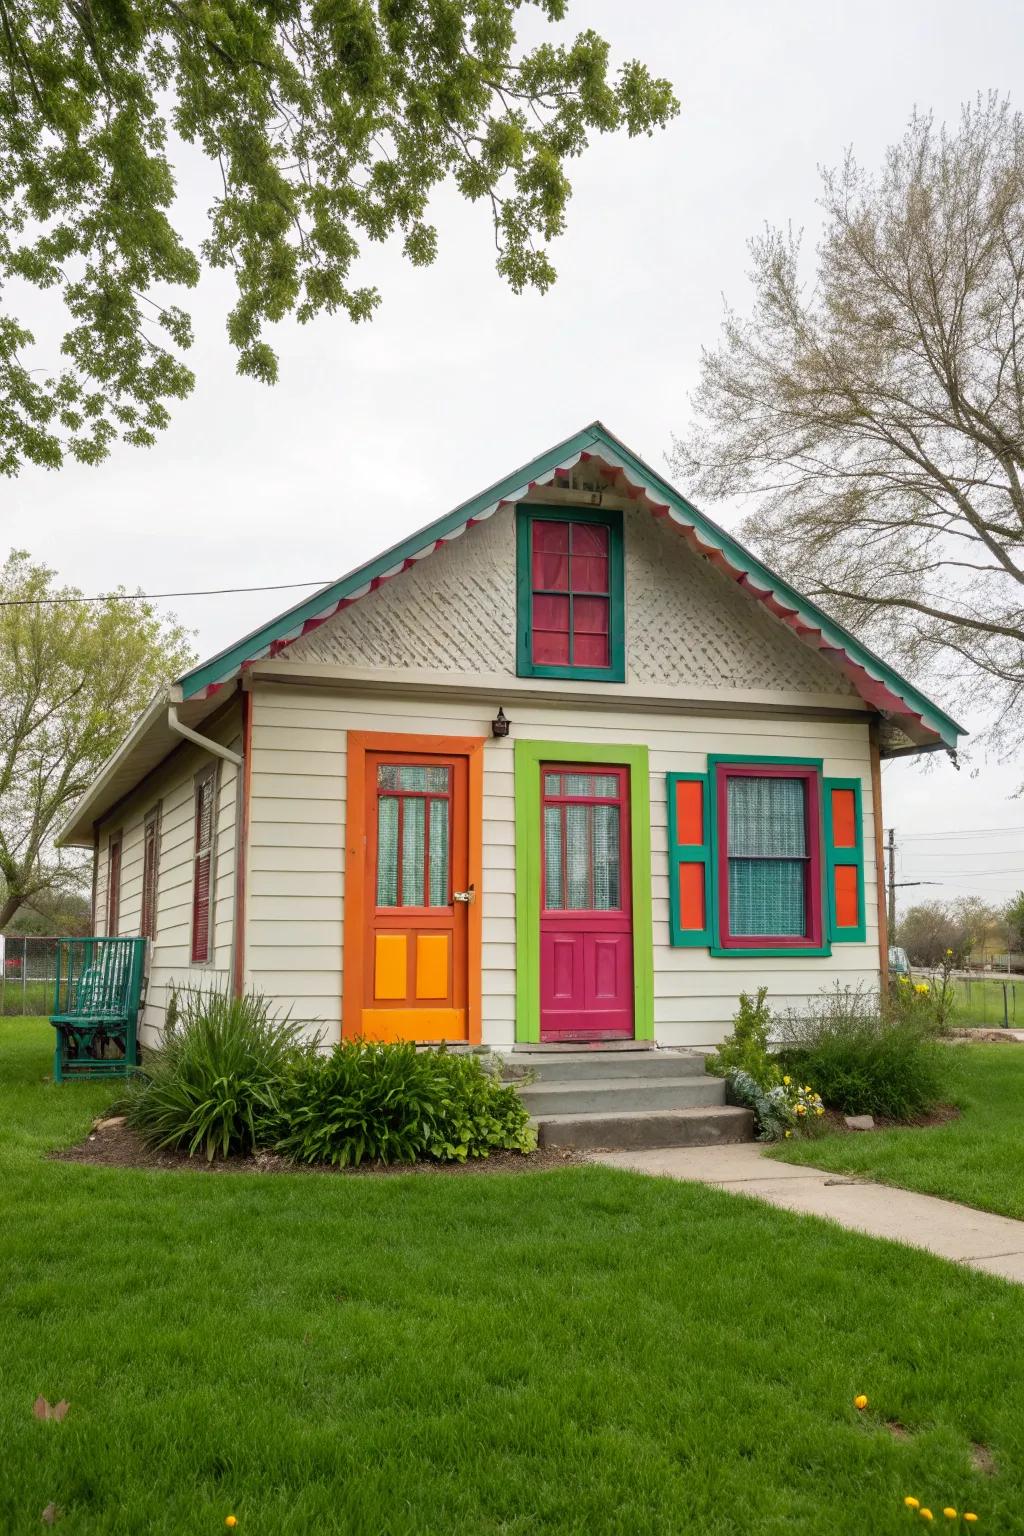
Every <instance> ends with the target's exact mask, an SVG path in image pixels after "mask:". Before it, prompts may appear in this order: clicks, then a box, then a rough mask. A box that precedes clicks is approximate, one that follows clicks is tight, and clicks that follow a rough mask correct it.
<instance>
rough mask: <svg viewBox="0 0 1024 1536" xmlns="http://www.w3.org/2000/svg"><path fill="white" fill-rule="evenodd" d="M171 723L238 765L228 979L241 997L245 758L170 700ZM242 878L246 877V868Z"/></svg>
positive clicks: (188, 738)
mask: <svg viewBox="0 0 1024 1536" xmlns="http://www.w3.org/2000/svg"><path fill="white" fill-rule="evenodd" d="M243 697H244V696H243ZM242 708H243V710H244V708H245V705H244V702H243V705H242ZM243 718H244V716H243ZM167 726H168V729H169V730H172V731H173V732H174V734H175V735H176V736H181V737H183V738H184V740H185V741H191V742H192V743H193V744H194V745H195V746H197V747H202V749H203V751H204V752H209V753H210V754H211V755H212V756H213V757H219V758H222V759H223V760H224V762H226V763H233V764H234V767H235V769H236V770H237V772H236V779H237V786H236V796H237V797H238V798H237V800H236V806H235V900H234V903H233V906H232V911H231V965H230V977H229V982H228V985H229V989H230V992H231V995H232V996H235V997H237V996H238V993H239V991H240V989H241V980H242V978H241V976H240V975H239V972H238V954H239V936H240V932H241V927H240V924H239V920H238V919H239V912H238V891H239V877H238V876H239V860H240V859H241V858H242V857H243V854H242V852H241V848H240V841H241V837H242V828H241V826H240V825H239V819H238V809H239V805H240V804H243V803H244V802H243V800H242V797H243V795H244V788H243V784H244V776H245V759H244V758H243V757H241V756H240V755H239V754H238V753H237V752H232V750H231V748H230V747H222V746H221V744H220V742H219V741H213V740H211V738H210V737H209V736H202V735H201V734H200V733H199V731H194V730H193V729H192V727H191V726H189V725H183V724H182V723H181V721H180V720H179V719H178V706H177V705H176V704H172V703H168V705H167ZM243 742H244V736H243ZM242 878H243V879H244V872H243V876H242Z"/></svg>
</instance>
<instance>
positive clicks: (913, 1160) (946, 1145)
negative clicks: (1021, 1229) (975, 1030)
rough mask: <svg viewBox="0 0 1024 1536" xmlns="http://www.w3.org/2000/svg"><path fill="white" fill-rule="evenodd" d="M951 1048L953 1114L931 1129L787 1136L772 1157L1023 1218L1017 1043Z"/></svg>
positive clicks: (1021, 1050) (1023, 1095)
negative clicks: (956, 1110)
mask: <svg viewBox="0 0 1024 1536" xmlns="http://www.w3.org/2000/svg"><path fill="white" fill-rule="evenodd" d="M948 1048H949V1049H950V1050H956V1052H957V1059H958V1064H959V1067H960V1071H959V1073H958V1085H957V1099H958V1101H959V1102H960V1103H961V1105H962V1108H963V1114H962V1117H961V1118H960V1119H959V1120H954V1121H951V1122H949V1123H948V1124H947V1125H942V1126H935V1127H934V1128H932V1129H930V1130H891V1131H872V1132H871V1134H870V1135H857V1136H823V1137H822V1138H821V1139H820V1140H817V1141H813V1142H787V1143H786V1144H785V1145H784V1146H781V1147H776V1148H773V1149H772V1152H771V1154H770V1155H771V1156H772V1157H777V1158H779V1159H780V1160H781V1161H783V1162H787V1163H810V1164H812V1165H813V1166H814V1167H816V1168H827V1169H830V1170H833V1171H835V1172H837V1173H856V1174H863V1175H867V1176H868V1177H870V1178H873V1179H878V1180H880V1181H881V1182H882V1183H883V1184H897V1185H899V1186H900V1187H901V1188H903V1189H916V1190H920V1191H921V1193H922V1194H926V1195H941V1196H943V1197H944V1198H945V1199H947V1200H960V1201H962V1202H963V1203H964V1204H965V1205H974V1206H977V1207H978V1209H979V1210H982V1211H997V1212H998V1213H999V1214H1000V1215H1002V1216H1015V1217H1017V1218H1018V1219H1020V1220H1024V1180H1022V1178H1021V1106H1022V1104H1024V1046H1019V1045H969V1046H950V1047H948Z"/></svg>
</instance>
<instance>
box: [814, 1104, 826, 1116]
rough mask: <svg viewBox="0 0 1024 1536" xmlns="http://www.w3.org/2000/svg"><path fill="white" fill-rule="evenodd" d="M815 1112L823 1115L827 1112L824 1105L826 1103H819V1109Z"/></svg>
mask: <svg viewBox="0 0 1024 1536" xmlns="http://www.w3.org/2000/svg"><path fill="white" fill-rule="evenodd" d="M814 1113H815V1114H816V1115H823V1114H824V1113H825V1106H824V1104H819V1105H818V1107H817V1109H816V1110H815V1111H814Z"/></svg>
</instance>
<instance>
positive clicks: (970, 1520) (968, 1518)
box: [964, 1509, 978, 1525]
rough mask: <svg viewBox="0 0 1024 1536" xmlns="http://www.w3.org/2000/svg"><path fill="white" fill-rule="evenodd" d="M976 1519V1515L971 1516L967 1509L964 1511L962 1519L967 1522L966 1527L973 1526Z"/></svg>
mask: <svg viewBox="0 0 1024 1536" xmlns="http://www.w3.org/2000/svg"><path fill="white" fill-rule="evenodd" d="M977 1518H978V1517H977V1515H975V1514H972V1513H971V1511H970V1510H969V1509H965V1510H964V1519H965V1520H966V1521H967V1523H968V1525H973V1524H974V1522H975V1520H977Z"/></svg>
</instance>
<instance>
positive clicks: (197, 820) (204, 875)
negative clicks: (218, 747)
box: [192, 768, 217, 965]
mask: <svg viewBox="0 0 1024 1536" xmlns="http://www.w3.org/2000/svg"><path fill="white" fill-rule="evenodd" d="M216 800H217V770H216V768H208V769H206V770H205V771H204V772H203V773H201V774H198V775H197V777H196V780H195V817H194V825H195V842H194V847H193V854H192V964H193V965H208V964H209V962H210V958H211V953H212V949H213V940H212V930H213V841H214V833H215V822H216V814H215V813H216Z"/></svg>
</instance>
